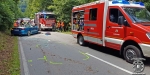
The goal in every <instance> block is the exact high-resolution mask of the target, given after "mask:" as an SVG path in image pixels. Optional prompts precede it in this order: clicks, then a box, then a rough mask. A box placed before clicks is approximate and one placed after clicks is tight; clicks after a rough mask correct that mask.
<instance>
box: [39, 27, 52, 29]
mask: <svg viewBox="0 0 150 75" xmlns="http://www.w3.org/2000/svg"><path fill="white" fill-rule="evenodd" d="M41 29H52V27H41Z"/></svg>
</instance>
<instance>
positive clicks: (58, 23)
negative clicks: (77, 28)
mask: <svg viewBox="0 0 150 75" xmlns="http://www.w3.org/2000/svg"><path fill="white" fill-rule="evenodd" d="M57 29H58V31H59V30H60V21H58V22H57Z"/></svg>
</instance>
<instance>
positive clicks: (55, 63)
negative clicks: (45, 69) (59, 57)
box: [50, 61, 62, 65]
mask: <svg viewBox="0 0 150 75" xmlns="http://www.w3.org/2000/svg"><path fill="white" fill-rule="evenodd" d="M50 64H54V65H57V64H58V65H61V64H62V63H57V62H52V61H50Z"/></svg>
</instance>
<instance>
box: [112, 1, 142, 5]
mask: <svg viewBox="0 0 150 75" xmlns="http://www.w3.org/2000/svg"><path fill="white" fill-rule="evenodd" d="M112 4H130V2H129V0H112ZM133 4H139V5H141V6H144V3H142V2H133Z"/></svg>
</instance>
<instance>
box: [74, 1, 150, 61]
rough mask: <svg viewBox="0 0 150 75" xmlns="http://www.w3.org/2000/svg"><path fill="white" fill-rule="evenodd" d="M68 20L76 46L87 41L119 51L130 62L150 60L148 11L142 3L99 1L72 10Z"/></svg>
mask: <svg viewBox="0 0 150 75" xmlns="http://www.w3.org/2000/svg"><path fill="white" fill-rule="evenodd" d="M71 19H72V35H73V37H74V38H77V43H78V44H79V45H85V43H87V42H90V43H94V44H98V45H101V46H104V47H109V48H113V49H116V50H119V51H120V54H121V55H122V56H124V59H126V61H127V62H129V63H133V60H132V59H133V58H143V57H145V56H146V57H150V12H149V11H148V10H147V9H146V8H145V6H144V3H142V2H135V1H128V0H112V1H108V0H99V1H95V2H91V3H87V4H83V5H79V6H75V7H73V9H72V18H71ZM83 23H84V25H83Z"/></svg>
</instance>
